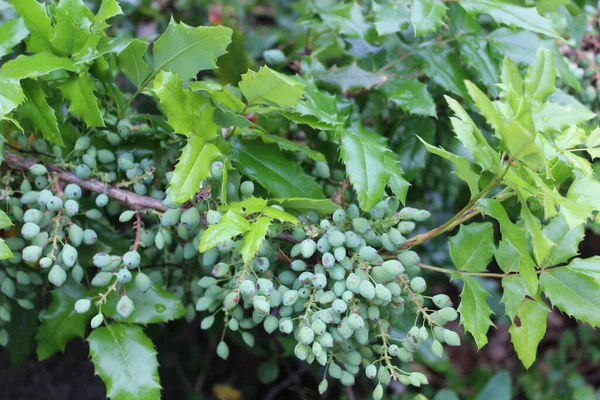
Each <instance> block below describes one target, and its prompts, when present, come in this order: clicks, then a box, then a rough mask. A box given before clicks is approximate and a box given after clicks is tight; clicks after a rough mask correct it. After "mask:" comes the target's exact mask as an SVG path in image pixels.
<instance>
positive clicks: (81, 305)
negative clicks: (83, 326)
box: [75, 299, 92, 314]
mask: <svg viewBox="0 0 600 400" xmlns="http://www.w3.org/2000/svg"><path fill="white" fill-rule="evenodd" d="M91 305H92V302H91V301H90V300H89V299H79V300H77V301H76V302H75V312H76V313H77V314H85V313H86V312H88V310H89V309H90V307H91Z"/></svg>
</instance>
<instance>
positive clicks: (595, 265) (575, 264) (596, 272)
mask: <svg viewBox="0 0 600 400" xmlns="http://www.w3.org/2000/svg"><path fill="white" fill-rule="evenodd" d="M567 268H568V269H569V270H571V271H576V272H578V273H581V274H584V275H587V276H589V277H591V278H594V279H595V280H596V282H598V284H600V256H593V257H590V258H574V259H573V260H572V261H571V262H570V263H569V265H567Z"/></svg>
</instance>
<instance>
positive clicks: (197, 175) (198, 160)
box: [169, 136, 221, 203]
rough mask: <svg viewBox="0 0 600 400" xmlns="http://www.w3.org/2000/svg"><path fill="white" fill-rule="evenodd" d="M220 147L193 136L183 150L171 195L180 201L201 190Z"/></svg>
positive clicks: (171, 183) (176, 169) (173, 180)
mask: <svg viewBox="0 0 600 400" xmlns="http://www.w3.org/2000/svg"><path fill="white" fill-rule="evenodd" d="M220 155H221V152H220V151H219V148H218V147H217V146H215V145H214V144H212V143H206V142H205V141H204V139H202V138H201V137H200V136H193V137H192V138H191V139H189V140H188V142H187V144H186V145H185V146H184V147H183V150H182V151H181V157H180V158H179V162H178V163H177V165H176V166H175V171H174V173H173V177H172V178H171V182H170V184H169V187H170V195H171V196H172V197H173V199H174V200H175V201H176V202H178V203H183V202H185V201H187V200H189V199H190V198H191V197H192V196H193V195H195V194H196V193H197V192H198V190H200V182H201V181H202V180H203V179H206V178H209V177H210V166H211V164H212V163H213V161H215V160H216V159H217V158H218V157H219V156H220Z"/></svg>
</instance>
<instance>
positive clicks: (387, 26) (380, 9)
mask: <svg viewBox="0 0 600 400" xmlns="http://www.w3.org/2000/svg"><path fill="white" fill-rule="evenodd" d="M373 11H374V13H375V29H376V30H377V33H378V34H379V35H380V36H383V35H389V34H391V33H396V32H400V31H401V30H402V29H406V28H407V27H408V23H409V21H410V9H409V8H408V7H407V6H406V4H404V3H391V4H384V3H382V4H379V3H377V2H375V1H374V2H373Z"/></svg>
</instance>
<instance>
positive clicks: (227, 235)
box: [199, 210, 250, 253]
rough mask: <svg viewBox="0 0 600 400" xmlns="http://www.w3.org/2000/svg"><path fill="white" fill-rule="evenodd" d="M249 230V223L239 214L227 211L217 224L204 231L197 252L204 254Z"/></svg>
mask: <svg viewBox="0 0 600 400" xmlns="http://www.w3.org/2000/svg"><path fill="white" fill-rule="evenodd" d="M249 229H250V223H249V222H248V220H246V219H245V218H244V217H243V216H241V215H240V214H238V213H236V212H234V211H231V210H230V211H228V212H227V213H226V214H225V215H223V217H222V218H221V221H220V222H219V223H218V224H215V225H211V226H209V227H208V229H206V231H205V232H204V234H203V235H202V239H200V246H199V250H200V252H201V253H204V252H205V251H206V250H209V249H212V248H213V247H215V246H218V245H219V244H221V243H223V242H225V241H227V240H229V239H231V238H234V237H236V236H238V235H241V234H243V233H245V232H246V231H248V230H249Z"/></svg>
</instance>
